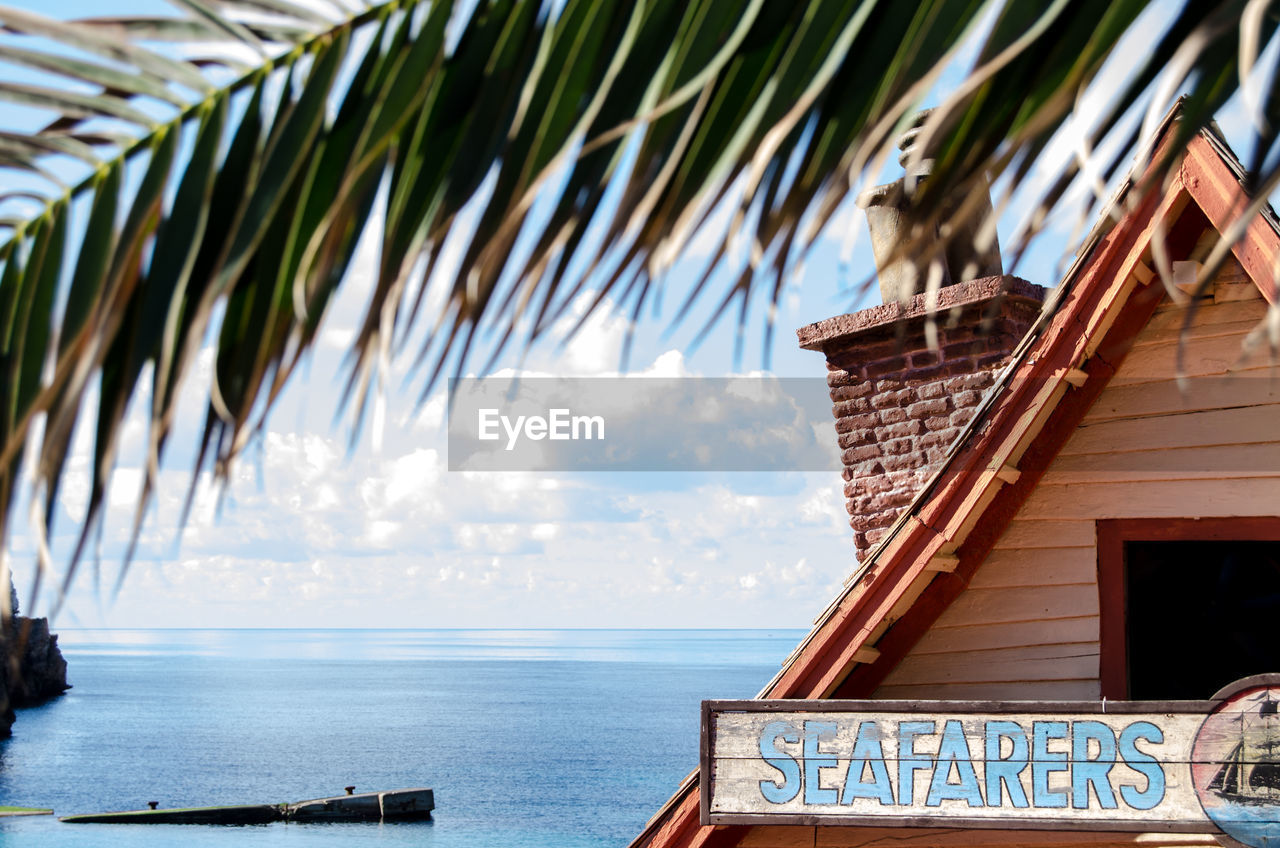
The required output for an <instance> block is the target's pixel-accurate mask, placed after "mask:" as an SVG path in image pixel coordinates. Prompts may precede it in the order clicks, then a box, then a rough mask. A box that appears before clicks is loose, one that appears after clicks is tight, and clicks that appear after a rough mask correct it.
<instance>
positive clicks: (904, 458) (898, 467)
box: [880, 451, 928, 471]
mask: <svg viewBox="0 0 1280 848" xmlns="http://www.w3.org/2000/svg"><path fill="white" fill-rule="evenodd" d="M927 461H928V460H927V459H926V457H925V456H924V454H922V453H921V452H920V451H912V452H911V453H905V454H902V455H900V456H886V457H885V458H884V459H882V460H881V461H880V462H881V464H882V465H884V467H885V470H886V471H904V470H905V471H911V470H913V469H916V468H919V467H920V466H921V465H924V464H925V462H927Z"/></svg>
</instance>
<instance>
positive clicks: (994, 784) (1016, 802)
mask: <svg viewBox="0 0 1280 848" xmlns="http://www.w3.org/2000/svg"><path fill="white" fill-rule="evenodd" d="M1004 739H1008V740H1009V742H1010V745H1011V749H1010V751H1009V756H1007V757H1001V756H1000V753H1001V752H1000V748H1001V746H1002V745H1003V744H1004V743H1003V742H1002V741H1001V740H1004ZM1027 748H1028V745H1027V731H1026V730H1024V729H1023V727H1022V725H1020V724H1018V723H1017V722H1016V721H989V722H987V744H986V749H987V750H986V754H987V756H986V760H987V769H986V778H987V806H988V807H1000V806H1003V805H1004V794H1005V792H1006V791H1007V792H1008V793H1009V803H1010V804H1012V805H1013V806H1015V807H1026V806H1027V791H1026V790H1025V789H1023V788H1022V778H1021V777H1020V775H1021V774H1022V773H1023V772H1024V771H1026V768H1027ZM1002 784H1003V790H1002V788H1001V785H1002Z"/></svg>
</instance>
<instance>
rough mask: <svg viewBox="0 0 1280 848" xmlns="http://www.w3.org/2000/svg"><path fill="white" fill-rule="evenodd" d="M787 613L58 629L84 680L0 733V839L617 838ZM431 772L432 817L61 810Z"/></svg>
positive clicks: (779, 648) (371, 786) (262, 795)
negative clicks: (680, 620) (445, 625)
mask: <svg viewBox="0 0 1280 848" xmlns="http://www.w3.org/2000/svg"><path fill="white" fill-rule="evenodd" d="M802 635H803V631H799V630H787V629H780V630H62V631H61V637H60V643H61V645H62V648H63V651H64V654H65V656H66V658H67V661H68V663H69V667H70V670H69V674H68V676H69V679H70V682H71V683H72V684H73V686H74V688H73V689H71V690H70V691H69V692H68V693H66V694H65V695H64V696H62V697H60V698H56V699H54V700H52V701H50V702H48V703H46V704H44V705H41V706H37V707H32V708H28V709H24V710H20V711H19V712H18V720H17V723H16V724H15V725H14V728H13V736H12V737H11V738H9V739H5V740H0V806H23V807H42V808H52V809H53V810H54V813H55V815H53V816H32V817H22V818H0V845H4V846H39V848H59V846H77V848H78V847H79V846H113V848H114V847H115V846H119V848H144V846H147V847H148V848H149V846H172V845H182V846H237V848H240V846H271V848H275V846H307V848H311V846H362V845H378V846H399V845H414V846H426V848H463V846H465V847H466V848H624V846H626V845H628V844H629V843H630V841H631V840H632V839H633V838H634V837H635V836H636V835H638V834H639V833H640V831H641V830H642V829H643V827H644V825H645V822H646V821H647V820H648V819H649V818H650V816H652V815H653V814H654V813H655V812H656V811H657V810H658V808H659V807H660V806H661V805H662V804H663V803H664V802H665V801H666V800H667V799H668V798H669V797H670V796H671V794H672V793H673V792H674V791H675V790H676V788H677V787H678V786H679V784H680V782H681V781H682V780H683V779H684V778H685V777H686V776H687V775H688V774H689V773H690V772H691V771H692V770H693V769H695V768H696V767H697V764H698V734H699V705H700V702H701V701H702V700H703V699H705V698H747V697H752V696H754V695H755V694H756V693H757V692H758V691H759V690H760V689H761V687H762V686H763V685H764V684H765V683H767V682H768V681H769V679H770V678H772V677H773V675H774V674H775V673H776V671H777V670H778V668H779V665H780V664H781V662H782V661H783V659H784V658H785V657H786V655H787V654H788V653H789V652H790V651H791V649H792V648H794V646H795V645H796V643H797V642H798V641H799V640H800V638H801V637H802ZM349 785H355V786H356V791H357V792H360V791H375V790H386V789H396V788H408V787H418V786H429V787H432V788H433V789H434V791H435V799H436V811H435V814H434V816H433V818H432V819H431V820H430V821H427V822H412V823H409V822H406V823H382V824H377V823H356V824H295V823H274V824H267V825H251V826H213V825H119V824H71V823H64V822H59V821H58V820H57V816H63V815H71V814H76V813H93V812H103V811H111V810H130V809H142V808H145V807H146V806H147V803H148V802H149V801H157V802H159V805H160V806H161V807H185V806H205V805H220V804H255V803H277V802H282V801H298V800H303V799H307V798H318V797H325V796H329V795H339V794H342V792H343V787H345V786H349Z"/></svg>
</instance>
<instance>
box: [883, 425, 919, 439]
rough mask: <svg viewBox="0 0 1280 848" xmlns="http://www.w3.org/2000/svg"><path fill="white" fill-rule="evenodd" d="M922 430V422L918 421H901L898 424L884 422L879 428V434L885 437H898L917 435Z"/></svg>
mask: <svg viewBox="0 0 1280 848" xmlns="http://www.w3.org/2000/svg"><path fill="white" fill-rule="evenodd" d="M924 431H925V430H924V424H923V423H921V422H919V421H903V422H900V423H898V424H885V425H884V426H882V427H881V428H880V430H879V435H880V437H881V438H886V439H900V438H903V437H905V436H918V435H920V434H921V433H923V432H924Z"/></svg>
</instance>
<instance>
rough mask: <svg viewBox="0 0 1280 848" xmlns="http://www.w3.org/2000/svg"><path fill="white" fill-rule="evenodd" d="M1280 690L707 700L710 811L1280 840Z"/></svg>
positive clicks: (1240, 687)
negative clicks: (1096, 697)
mask: <svg viewBox="0 0 1280 848" xmlns="http://www.w3.org/2000/svg"><path fill="white" fill-rule="evenodd" d="M1278 705H1280V678H1277V677H1274V676H1265V677H1259V678H1249V679H1248V680H1245V681H1241V682H1240V683H1238V684H1233V685H1232V686H1231V687H1228V688H1227V689H1224V690H1223V691H1222V692H1220V693H1219V694H1218V697H1217V698H1215V699H1214V700H1209V701H1165V702H1142V701H1123V702H1095V701H1084V702H1057V703H1049V702H1030V701H1029V702H971V701H707V702H704V704H703V723H702V734H703V735H702V749H703V750H702V772H701V780H702V783H701V785H702V787H703V790H704V791H703V792H702V821H703V823H704V824H757V823H758V824H805V825H839V824H852V825H878V826H914V827H921V826H935V827H969V828H1024V829H1052V830H1085V829H1092V830H1130V831H1183V832H1210V833H1215V832H1223V831H1225V832H1226V833H1228V834H1230V835H1231V836H1233V837H1235V838H1236V839H1238V840H1239V841H1241V842H1244V843H1245V844H1250V845H1260V844H1266V843H1267V841H1268V840H1270V839H1280V713H1278V712H1277V707H1278ZM1255 831H1260V832H1261V833H1262V836H1263V837H1264V838H1263V840H1262V842H1258V841H1256V839H1255V838H1252V836H1251V835H1252V834H1254V832H1255Z"/></svg>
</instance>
